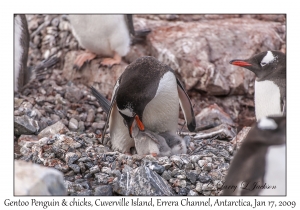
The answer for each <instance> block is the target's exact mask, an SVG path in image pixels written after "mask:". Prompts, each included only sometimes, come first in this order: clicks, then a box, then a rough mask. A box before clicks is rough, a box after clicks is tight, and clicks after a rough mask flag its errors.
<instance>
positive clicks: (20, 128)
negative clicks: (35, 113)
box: [14, 115, 39, 136]
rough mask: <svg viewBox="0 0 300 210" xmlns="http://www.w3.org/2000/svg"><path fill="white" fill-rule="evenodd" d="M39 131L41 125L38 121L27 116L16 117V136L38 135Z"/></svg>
mask: <svg viewBox="0 0 300 210" xmlns="http://www.w3.org/2000/svg"><path fill="white" fill-rule="evenodd" d="M38 131H39V125H38V122H37V121H36V120H33V119H31V118H29V117H28V116H27V115H23V116H15V118H14V134H15V135H17V136H19V135H22V134H25V135H30V134H36V133H37V132H38Z"/></svg>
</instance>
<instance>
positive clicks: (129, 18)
mask: <svg viewBox="0 0 300 210" xmlns="http://www.w3.org/2000/svg"><path fill="white" fill-rule="evenodd" d="M125 20H126V24H127V27H128V29H129V32H130V34H132V36H135V31H134V26H133V19H132V15H125Z"/></svg>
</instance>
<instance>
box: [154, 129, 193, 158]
mask: <svg viewBox="0 0 300 210" xmlns="http://www.w3.org/2000/svg"><path fill="white" fill-rule="evenodd" d="M159 135H161V136H162V137H164V139H165V141H166V142H167V144H168V146H169V147H170V148H171V151H172V155H177V154H186V152H187V147H186V142H185V141H184V140H183V138H181V137H180V136H178V135H176V134H173V133H170V132H163V133H159Z"/></svg>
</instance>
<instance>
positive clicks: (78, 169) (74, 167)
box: [69, 164, 80, 174]
mask: <svg viewBox="0 0 300 210" xmlns="http://www.w3.org/2000/svg"><path fill="white" fill-rule="evenodd" d="M69 167H70V168H71V169H72V170H73V171H74V172H75V173H77V174H78V173H79V172H80V166H78V165H77V164H69Z"/></svg>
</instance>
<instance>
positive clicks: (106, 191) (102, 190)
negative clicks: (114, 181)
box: [94, 185, 113, 196]
mask: <svg viewBox="0 0 300 210" xmlns="http://www.w3.org/2000/svg"><path fill="white" fill-rule="evenodd" d="M94 195H96V196H112V195H113V190H112V187H111V185H102V186H99V187H96V188H95V192H94Z"/></svg>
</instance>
